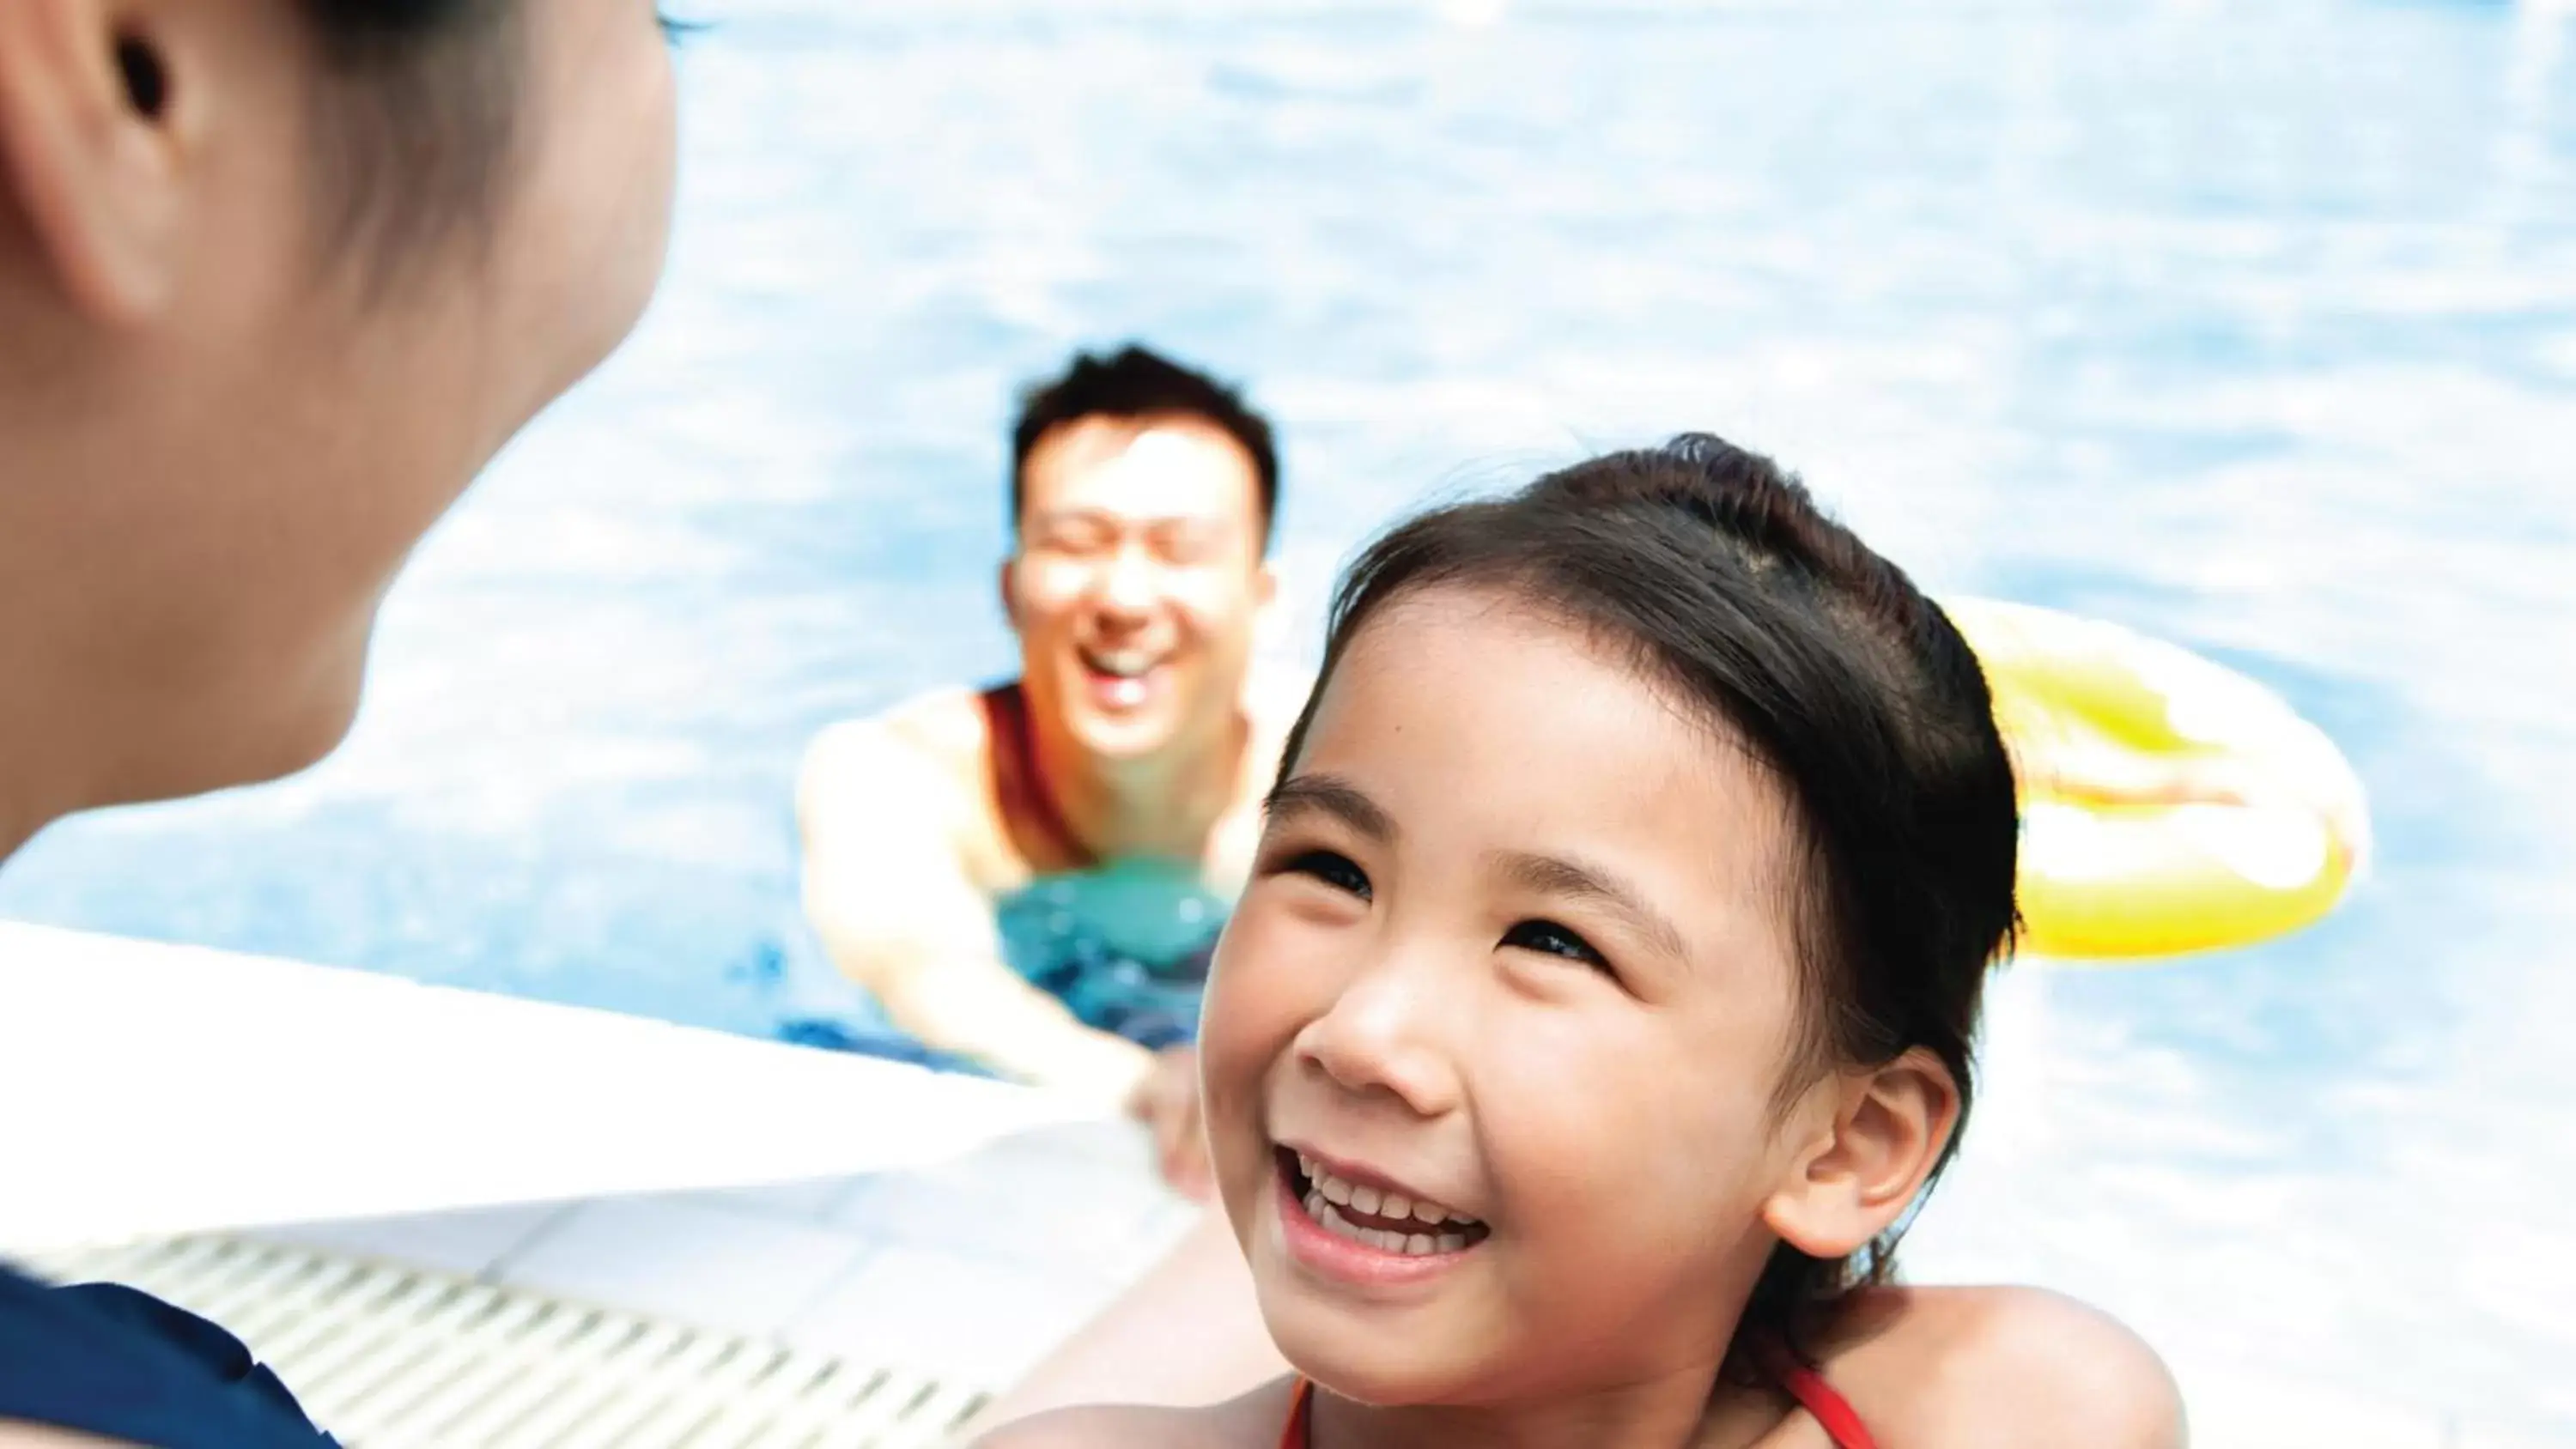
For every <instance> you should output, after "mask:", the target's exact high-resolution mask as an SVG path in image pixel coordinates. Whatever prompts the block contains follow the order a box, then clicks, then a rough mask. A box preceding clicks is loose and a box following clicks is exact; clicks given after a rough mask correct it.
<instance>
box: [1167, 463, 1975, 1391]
mask: <svg viewBox="0 0 2576 1449" xmlns="http://www.w3.org/2000/svg"><path fill="white" fill-rule="evenodd" d="M2015 834H2016V823H2015V817H2014V795H2013V782H2012V774H2011V767H2010V765H2009V764H2008V762H2007V760H2006V758H2005V755H2004V750H2003V745H2002V743H2001V741H2000V740H1999V739H1998V737H1997V735H1996V732H1995V727H1994V722H1993V719H1992V716H1991V713H1990V710H1989V706H1988V701H1987V695H1986V688H1985V683H1984V679H1983V676H1982V674H1981V673H1980V672H1979V669H1978V666H1977V663H1976V661H1975V659H1974V657H1973V656H1971V655H1970V653H1969V652H1968V649H1967V647H1966V645H1965V644H1964V643H1962V642H1961V640H1960V637H1959V635H1958V633H1957V632H1956V631H1955V630H1954V629H1953V628H1952V627H1951V625H1950V623H1949V621H1948V619H1947V618H1946V617H1944V616H1943V614H1942V613H1941V611H1940V610H1939V609H1938V608H1936V607H1934V606H1933V605H1932V604H1931V603H1930V602H1929V601H1928V600H1926V599H1925V598H1924V597H1923V595H1922V594H1921V593H1919V592H1918V591H1917V590H1916V589H1915V587H1914V586H1913V584H1912V583H1911V582H1910V581H1909V580H1908V579H1907V578H1906V577H1905V575H1904V574H1903V573H1902V572H1900V571H1899V570H1898V569H1897V568H1896V567H1895V566H1894V565H1892V564H1890V563H1888V562H1887V561H1886V560H1884V559H1882V558H1880V557H1879V556H1877V555H1876V554H1874V553H1872V552H1870V551H1869V550H1868V549H1867V548H1866V547H1864V546H1863V545H1862V544H1861V543H1860V541H1859V540H1857V539H1856V538H1854V537H1853V536H1852V535H1851V534H1850V533H1848V532H1846V531H1845V530H1844V529H1842V528H1841V527H1840V526H1838V525H1836V524H1835V523H1833V522H1832V521H1830V520H1829V519H1827V518H1826V517H1824V516H1823V515H1822V514H1821V513H1819V512H1818V511H1817V509H1816V507H1815V505H1814V504H1813V502H1812V501H1811V500H1810V499H1809V497H1808V495H1807V493H1806V491H1805V490H1804V489H1803V488H1802V487H1801V486H1800V485H1799V484H1798V483H1797V482H1796V481H1795V480H1794V479H1792V478H1790V477H1788V476H1786V475H1784V474H1783V473H1781V472H1780V471H1779V470H1778V469H1777V468H1775V467H1774V466H1773V465H1772V464H1771V463H1770V462H1769V461H1768V460H1767V459H1764V458H1760V457H1757V456H1754V455H1752V454H1749V453H1745V452H1743V451H1741V450H1738V449H1736V448H1733V447H1730V446H1728V445H1727V444H1725V443H1722V442H1720V441H1718V440H1716V439H1714V438H1708V437H1699V436H1694V437H1685V438H1681V439H1677V440H1675V441H1674V442H1673V443H1672V444H1670V445H1669V446H1667V447H1664V448H1662V449H1657V450H1653V451H1645V452H1632V453H1620V454H1615V455H1612V456H1609V457H1605V458H1600V459H1597V460H1594V461H1592V462H1589V463H1585V464H1582V465H1580V466H1578V467H1575V468H1571V469H1568V470H1566V471H1564V472H1561V473H1557V474H1554V475H1551V476H1549V477H1546V478H1543V479H1541V480H1539V481H1538V482H1537V483H1535V484H1532V485H1531V486H1529V487H1528V488H1526V489H1524V490H1522V491H1521V492H1519V493H1518V494H1515V495H1513V496H1511V497H1509V498H1507V499H1504V500H1501V501H1498V502H1485V503H1475V504H1469V505H1465V506H1461V507H1454V508H1447V509H1443V510H1440V511H1438V512H1434V513H1431V514H1429V515H1426V516H1424V517H1421V518H1417V519H1415V520H1413V521H1412V522H1410V523H1407V524H1405V525H1403V526H1402V527H1400V528H1398V529H1397V530H1395V531H1394V532H1393V533H1392V534H1390V535H1388V536H1387V537H1385V538H1384V539H1382V540H1380V541H1379V542H1378V543H1377V544H1375V545H1374V546H1373V547H1371V548H1370V549H1369V550H1368V552H1367V553H1366V554H1364V555H1363V556H1362V557H1361V558H1360V560H1359V561H1358V562H1357V564H1356V565H1354V566H1353V568H1352V569H1351V571H1350V573H1349V575H1348V576H1347V577H1346V578H1345V579H1344V581H1343V583H1342V587H1341V591H1340V595H1339V597H1338V599H1337V601H1336V606H1335V611H1334V616H1333V623H1332V628H1331V632H1330V636H1329V639H1328V642H1327V646H1326V652H1325V660H1324V668H1323V672H1322V675H1321V677H1320V678H1319V679H1318V681H1317V683H1316V686H1315V692H1314V694H1313V696H1312V697H1311V698H1310V700H1309V701H1308V703H1307V707H1306V713H1305V715H1304V717H1303V718H1302V719H1301V720H1300V721H1299V723H1298V726H1297V728H1296V730H1295V732H1294V733H1293V734H1292V735H1291V736H1290V739H1289V742H1288V748H1287V752H1286V758H1285V762H1284V765H1283V768H1282V774H1281V780H1280V783H1279V786H1278V789H1277V791H1276V792H1275V794H1274V796H1273V799H1272V802H1271V807H1270V819H1269V823H1268V828H1267V831H1266V834H1265V836H1264V839H1263V843H1262V848H1261V851H1260V854H1259V857H1258V861H1257V864H1256V867H1255V870H1254V875H1253V879H1252V882H1251V884H1250V886H1249V887H1248V889H1247V891H1246V893H1245V895H1244V898H1243V901H1242V903H1241V906H1240V907H1239V909H1238V911H1237V913H1236V915H1235V917H1234V919H1233V922H1232V924H1231V925H1230V927H1229V929H1228V931H1227V933H1226V937H1225V940H1224V943H1223V945H1222V946H1221V947H1220V949H1219V952H1218V956H1217V968H1216V979H1215V983H1214V985H1213V987H1212V990H1211V996H1210V999H1209V1003H1208V1011H1207V1019H1206V1024H1205V1037H1204V1046H1203V1050H1204V1060H1205V1074H1206V1089H1207V1098H1208V1121H1209V1129H1210V1133H1211V1137H1212V1141H1213V1145H1214V1150H1215V1158H1216V1164H1217V1171H1218V1176H1219V1180H1220V1183H1221V1185H1222V1188H1223V1191H1224V1195H1225V1200H1226V1204H1227V1207H1228V1209H1229V1211H1230V1213H1231V1214H1232V1216H1233V1218H1234V1221H1235V1223H1236V1227H1237V1231H1238V1234H1239V1235H1240V1236H1241V1238H1242V1239H1243V1241H1244V1245H1245V1250H1246V1252H1247V1254H1248V1255H1249V1257H1250V1259H1251V1262H1252V1265H1253V1271H1254V1276H1255V1279H1256V1281H1257V1283H1258V1285H1259V1289H1260V1295H1261V1302H1262V1308H1263V1312H1264V1314H1265V1316H1266V1317H1267V1319H1268V1321H1269V1324H1270V1328H1271V1331H1272V1332H1273V1334H1274V1335H1275V1336H1276V1337H1277V1339H1278V1341H1279V1343H1280V1345H1281V1347H1282V1348H1283V1349H1284V1350H1285V1352H1286V1353H1287V1355H1288V1357H1289V1359H1290V1360H1291V1361H1292V1362H1294V1363H1295V1364H1296V1365H1297V1366H1298V1367H1299V1368H1301V1369H1303V1370H1305V1371H1306V1372H1307V1373H1309V1374H1311V1375H1312V1376H1314V1377H1316V1378H1317V1379H1319V1380H1320V1381H1322V1382H1324V1383H1326V1384H1327V1385H1328V1386H1330V1387H1332V1388H1334V1389H1336V1390H1337V1391H1340V1392H1342V1393H1345V1394H1348V1395H1350V1396H1353V1397H1357V1398H1362V1399H1367V1400H1372V1401H1377V1402H1384V1403H1434V1402H1437V1403H1505V1402H1511V1401H1514V1400H1520V1399H1539V1398H1545V1397H1549V1396H1552V1395H1557V1396H1561V1395H1565V1394H1583V1393H1591V1392H1598V1391H1601V1390H1603V1389H1604V1388H1605V1387H1610V1386H1621V1385H1637V1384H1643V1383H1647V1382H1652V1381H1657V1380H1660V1379H1664V1378H1668V1377H1670V1376H1672V1375H1698V1376H1703V1377H1705V1376H1706V1375H1708V1374H1710V1373H1712V1372H1713V1371H1714V1370H1716V1369H1717V1368H1718V1367H1719V1365H1720V1364H1721V1363H1722V1362H1723V1361H1724V1360H1726V1359H1727V1358H1728V1356H1729V1355H1730V1353H1731V1352H1733V1351H1735V1350H1736V1349H1738V1348H1741V1347H1743V1346H1745V1345H1748V1344H1750V1343H1753V1342H1755V1341H1757V1340H1762V1339H1769V1340H1775V1341H1779V1340H1792V1341H1793V1340H1794V1339H1795V1338H1796V1337H1797V1336H1799V1334H1800V1333H1801V1332H1802V1331H1803V1330H1804V1329H1805V1328H1806V1327H1808V1326H1810V1325H1812V1323H1813V1322H1815V1321H1816V1319H1817V1318H1818V1317H1820V1316H1821V1315H1823V1314H1824V1313H1827V1312H1829V1311H1830V1309H1831V1307H1832V1305H1833V1303H1834V1301H1835V1300H1836V1299H1837V1298H1838V1297H1840V1296H1841V1295H1842V1294H1844V1293H1846V1292H1848V1291H1850V1290H1851V1289H1852V1288H1854V1287H1857V1286H1859V1285H1861V1284H1864V1283H1867V1282H1870V1281H1874V1280H1876V1279H1877V1278H1879V1277H1881V1276H1883V1275H1884V1273H1885V1272H1886V1270H1887V1267H1888V1258H1887V1254H1888V1252H1889V1251H1890V1250H1891V1249H1892V1247H1893V1243H1894V1236H1895V1233H1896V1231H1897V1230H1898V1229H1899V1228H1900V1227H1901V1225H1902V1222H1903V1219H1904V1217H1905V1214H1906V1212H1907V1209H1908V1208H1909V1206H1910V1205H1911V1204H1912V1203H1913V1201H1914V1200H1915V1198H1916V1197H1917V1196H1918V1194H1919V1192H1920V1190H1921V1189H1922V1187H1923V1186H1924V1184H1926V1183H1927V1182H1928V1181H1930V1180H1931V1178H1932V1177H1933V1176H1934V1175H1935V1174H1937V1173H1938V1171H1939V1170H1940V1168H1941V1166H1942V1165H1943V1164H1944V1163H1945V1162H1946V1161H1947V1160H1948V1157H1949V1154H1950V1151H1951V1147H1952V1144H1953V1143H1954V1141H1955V1140H1956V1132H1957V1129H1958V1126H1959V1124H1960V1122H1961V1120H1962V1119H1963V1117H1964V1116H1965V1113H1966V1111H1967V1106H1968V1100H1969V1092H1970V1077H1969V1042H1970V1039H1971V1036H1972V1034H1973V1032H1974V1029H1975V1024H1976V1018H1977V1004H1978V998H1979V992H1980V987H1981V984H1982V982H1983V979H1984V973H1985V970H1986V968H1987V965H1988V963H1989V962H1990V961H1992V960H1993V959H1994V958H1995V957H1996V956H1997V954H1998V953H1999V952H2000V951H2001V950H2003V949H2004V948H2005V947H2006V946H2007V944H2008V942H2009V939H2010V936H2011V932H2012V927H2013V920H2014V913H2013V872H2014V842H2015ZM1739 1320H1740V1321H1739ZM1739 1328H1740V1330H1741V1331H1740V1332H1739Z"/></svg>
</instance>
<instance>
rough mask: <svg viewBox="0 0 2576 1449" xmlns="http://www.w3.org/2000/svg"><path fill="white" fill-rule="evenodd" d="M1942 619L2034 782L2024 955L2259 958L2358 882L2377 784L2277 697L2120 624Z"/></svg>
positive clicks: (2006, 608) (1978, 608)
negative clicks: (1961, 644) (1976, 671)
mask: <svg viewBox="0 0 2576 1449" xmlns="http://www.w3.org/2000/svg"><path fill="white" fill-rule="evenodd" d="M1944 607H1945V608H1946V609H1947V610H1948V612H1949V614H1950V617H1951V618H1952V619H1953V620H1954V621H1955V622H1956V623H1957V624H1958V626H1959V630H1960V632H1961V633H1962V634H1963V635H1965V636H1966V637H1967V640H1968V644H1969V647H1970V648H1972V649H1974V650H1975V651H1976V653H1977V657H1978V659H1979V660H1980V661H1981V662H1982V663H1983V664H1984V665H1985V670H1986V680H1987V683H1988V686H1989V687H1990V688H1991V689H1992V691H1993V693H1994V700H1995V722H1996V724H1997V725H1998V726H1999V727H2000V728H2001V730H2002V731H2003V736H2004V741H2005V743H2006V745H2007V746H2009V747H2010V749H2011V751H2012V754H2013V760H2014V766H2015V770H2016V773H2017V774H2018V775H2019V776H2020V779H2021V787H2022V841H2021V874H2020V896H2021V911H2022V920H2023V925H2024V934H2023V937H2022V949H2023V950H2024V951H2025V952H2028V953H2030V954H2032V955H2038V956H2047V957H2052V958H2056V959H2059V960H2069V961H2085V960H2091V961H2119V960H2137V959H2141V958H2146V957H2156V956H2174V955H2182V954H2185V953H2188V952H2195V951H2209V950H2215V949H2219V948H2221V947H2228V946H2243V945H2250V944H2252V943H2254V942H2257V941H2264V940H2269V939H2271V938H2273V937H2275V936H2280V935H2283V934H2286V933H2288V932H2291V931H2295V930H2298V929H2300V928H2302V927H2304V926H2307V925H2309V924H2311V923H2313V922H2315V921H2317V920H2319V919H2320V918H2322V917H2324V916H2325V915H2326V913H2327V912H2329V911H2331V910H2333V909H2334V907H2335V905H2336V903H2337V902H2339V901H2341V900H2342V899H2343V897H2344V894H2345V892H2346V891H2348V890H2349V889H2350V888H2351V886H2352V884H2353V882H2354V881H2355V880H2357V879H2358V878H2359V877H2360V876H2361V874H2362V872H2363V870H2364V868H2365V866H2366V864H2367V863H2368V860H2369V856H2370V823H2369V811H2368V808H2367V805H2366V804H2365V802H2364V799H2363V795H2362V789H2361V782H2360V780H2359V779H2358V778H2357V777H2356V776H2355V775H2354V774H2353V771H2352V767H2351V765H2350V764H2348V763H2347V762H2346V761H2345V759H2344V757H2343V754H2342V752H2341V751H2339V750H2337V749H2336V748H2335V746H2334V742H2333V741H2331V740H2329V739H2327V738H2326V736H2325V733H2324V731H2322V730H2319V729H2318V728H2317V727H2316V726H2315V725H2313V724H2310V723H2309V722H2308V721H2306V720H2304V719H2302V718H2300V717H2299V716H2298V714H2297V713H2296V712H2294V711H2293V710H2292V709H2291V708H2290V706H2289V705H2288V703H2287V702H2286V701H2284V700H2282V699H2281V697H2280V696H2279V695H2276V694H2274V693H2273V692H2272V691H2270V690H2268V689H2265V688H2264V687H2263V686H2261V685H2259V684H2257V683H2255V682H2254V681H2253V680H2250V679H2248V678H2246V677H2245V676H2243V675H2241V674H2238V673H2236V672H2235V671H2233V670H2230V669H2226V668H2223V667H2221V666H2219V665H2217V664H2214V663H2211V662H2210V661H2209V660H2206V659H2203V658H2201V657H2200V656H2198V655H2196V654H2192V653H2190V652H2188V651H2186V650H2183V649H2179V648H2176V647H2175V646H2173V645H2171V644H2165V643H2160V642H2158V641H2156V640H2153V639H2149V638H2147V637H2145V636H2143V635H2140V634H2137V633H2135V632H2132V631H2130V630H2128V629H2124V628H2121V627H2120V626H2118V625H2116V624H2107V623H2102V622H2099V621H2096V620H2090V619H2079V618H2076V617H2074V616H2072V615H2068V614H2060V613H2055V612H2053V611H2050V610H2047V609H2038V608H2032V607H2029V606H2027V605H2021V604H2004V603H1996V602H1992V601H1988V600H1980V599H1968V600H1958V601H1952V602H1947V603H1945V605H1944Z"/></svg>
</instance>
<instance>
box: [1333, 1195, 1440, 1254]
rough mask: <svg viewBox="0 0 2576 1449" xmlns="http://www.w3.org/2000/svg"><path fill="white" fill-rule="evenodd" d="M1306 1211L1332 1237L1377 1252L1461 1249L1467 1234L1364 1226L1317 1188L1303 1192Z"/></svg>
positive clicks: (1438, 1251) (1435, 1251)
mask: <svg viewBox="0 0 2576 1449" xmlns="http://www.w3.org/2000/svg"><path fill="white" fill-rule="evenodd" d="M1305 1206H1306V1215H1307V1216H1308V1217H1311V1218H1313V1219H1314V1220H1315V1221H1316V1222H1318V1223H1321V1224H1323V1227H1324V1231H1326V1232H1328V1233H1331V1234H1333V1235H1334V1236H1335V1237H1340V1238H1348V1239H1350V1240H1351V1241H1352V1242H1355V1243H1359V1244H1362V1245H1363V1246H1366V1247H1371V1248H1375V1249H1376V1250H1377V1251H1379V1252H1381V1253H1393V1254H1397V1255H1400V1256H1404V1257H1412V1258H1427V1257H1429V1256H1430V1255H1432V1254H1434V1253H1456V1252H1463V1251H1464V1250H1465V1249H1466V1247H1467V1238H1466V1235H1465V1234H1463V1233H1440V1234H1436V1235H1435V1234H1432V1233H1399V1232H1393V1231H1390V1230H1388V1229H1385V1228H1364V1227H1361V1226H1360V1225H1359V1224H1357V1223H1354V1222H1352V1221H1351V1220H1350V1219H1349V1218H1346V1217H1344V1216H1342V1212H1341V1209H1340V1208H1338V1207H1336V1206H1334V1205H1333V1202H1332V1200H1331V1199H1329V1198H1327V1197H1325V1196H1324V1194H1323V1193H1322V1192H1320V1191H1309V1192H1308V1193H1307V1194H1306V1203H1305Z"/></svg>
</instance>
